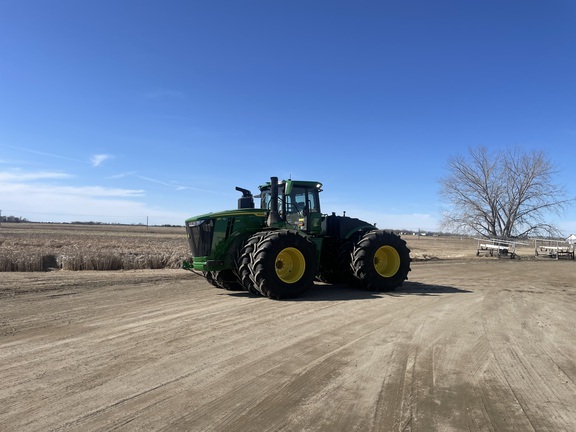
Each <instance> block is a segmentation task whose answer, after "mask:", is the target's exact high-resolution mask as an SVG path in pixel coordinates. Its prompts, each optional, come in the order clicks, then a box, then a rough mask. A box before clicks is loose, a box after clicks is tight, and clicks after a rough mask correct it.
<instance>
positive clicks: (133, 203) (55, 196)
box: [0, 171, 168, 221]
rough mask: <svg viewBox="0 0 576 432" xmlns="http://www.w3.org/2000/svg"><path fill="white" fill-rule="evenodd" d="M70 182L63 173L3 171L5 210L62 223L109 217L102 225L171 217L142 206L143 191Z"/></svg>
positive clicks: (0, 187)
mask: <svg viewBox="0 0 576 432" xmlns="http://www.w3.org/2000/svg"><path fill="white" fill-rule="evenodd" d="M70 178H75V177H74V176H71V175H68V174H65V173H60V172H22V171H8V172H3V171H0V197H1V201H2V208H3V209H4V210H6V211H7V212H10V211H17V212H20V213H24V216H26V215H27V214H28V213H29V214H30V215H34V214H41V215H42V217H41V219H42V220H45V221H52V220H55V221H62V218H61V216H62V215H65V214H66V215H69V216H74V215H78V216H80V215H106V214H108V215H109V217H108V218H99V219H102V221H113V220H111V219H114V218H116V221H122V220H124V219H123V218H126V219H127V218H130V219H131V220H137V219H138V218H141V217H142V215H144V216H152V215H157V216H159V217H160V216H161V217H167V216H168V214H167V212H162V211H159V210H155V209H151V208H150V207H148V206H147V205H146V204H145V203H144V202H143V198H145V191H144V190H143V189H129V188H118V187H103V186H99V185H95V186H94V185H89V186H86V185H74V184H67V183H68V179H70ZM56 180H58V181H56ZM63 182H64V183H63ZM15 209H17V210H15ZM50 215H52V216H50ZM58 215H60V216H58ZM26 217H28V216H26ZM32 217H33V216H32ZM28 218H29V219H30V217H28ZM118 218H120V219H118Z"/></svg>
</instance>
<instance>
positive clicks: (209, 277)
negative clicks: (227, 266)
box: [202, 271, 224, 288]
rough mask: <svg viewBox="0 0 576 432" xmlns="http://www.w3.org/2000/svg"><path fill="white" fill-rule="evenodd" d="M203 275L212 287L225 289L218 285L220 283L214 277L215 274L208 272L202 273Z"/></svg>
mask: <svg viewBox="0 0 576 432" xmlns="http://www.w3.org/2000/svg"><path fill="white" fill-rule="evenodd" d="M202 274H203V275H204V277H205V278H206V280H207V281H208V283H209V284H210V285H212V286H214V287H216V288H224V287H222V286H220V284H219V283H218V281H217V280H216V278H215V277H214V272H211V271H207V272H202Z"/></svg>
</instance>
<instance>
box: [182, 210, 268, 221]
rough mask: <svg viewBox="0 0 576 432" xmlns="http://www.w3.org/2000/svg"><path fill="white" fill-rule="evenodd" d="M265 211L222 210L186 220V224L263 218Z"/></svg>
mask: <svg viewBox="0 0 576 432" xmlns="http://www.w3.org/2000/svg"><path fill="white" fill-rule="evenodd" d="M266 213H267V211H266V210H262V209H252V208H247V209H234V210H224V211H219V212H210V213H205V214H202V215H199V216H192V217H190V218H188V219H186V222H195V221H200V220H206V219H221V218H225V217H234V216H250V215H252V216H258V217H265V216H266Z"/></svg>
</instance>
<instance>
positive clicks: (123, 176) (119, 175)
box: [107, 171, 138, 179]
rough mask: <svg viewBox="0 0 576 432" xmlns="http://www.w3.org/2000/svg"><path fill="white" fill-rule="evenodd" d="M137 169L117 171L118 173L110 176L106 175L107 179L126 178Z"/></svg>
mask: <svg viewBox="0 0 576 432" xmlns="http://www.w3.org/2000/svg"><path fill="white" fill-rule="evenodd" d="M137 172H138V171H128V172H123V173H119V174H114V175H111V176H108V177H107V178H108V179H121V178H126V177H131V176H133V175H135V174H136V173H137Z"/></svg>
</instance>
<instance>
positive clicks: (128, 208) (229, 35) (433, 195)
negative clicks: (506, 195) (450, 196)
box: [0, 0, 576, 233]
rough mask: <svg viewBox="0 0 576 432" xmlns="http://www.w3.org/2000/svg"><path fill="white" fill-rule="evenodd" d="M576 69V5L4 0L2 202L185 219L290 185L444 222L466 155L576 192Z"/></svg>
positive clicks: (21, 212) (343, 204)
mask: <svg viewBox="0 0 576 432" xmlns="http://www.w3.org/2000/svg"><path fill="white" fill-rule="evenodd" d="M575 77H576V3H575V2H574V1H572V0H554V1H549V2H544V1H540V0H538V1H533V0H498V1H495V0H482V1H466V0H447V1H442V0H439V1H429V0H414V1H410V0H406V1H388V0H382V1H361V0H359V1H354V2H352V1H339V0H334V1H298V0H295V1H289V2H288V1H283V2H282V1H271V0H268V1H263V0H260V1H257V0H246V1H243V0H234V1H232V0H223V1H218V0H213V1H195V0H187V1H184V0H163V1H160V0H114V1H110V0H83V1H77V0H66V1H65V0H51V1H44V0H0V209H1V210H2V214H3V215H14V216H20V217H25V218H27V219H29V220H36V221H63V222H67V221H74V220H84V221H87V220H97V221H102V222H120V223H146V220H147V218H148V220H149V223H151V224H181V223H183V220H184V219H185V218H186V217H189V216H192V215H196V214H201V213H205V212H208V211H216V210H224V209H230V208H235V207H236V203H237V198H238V197H239V196H240V194H239V193H238V192H236V191H235V190H234V187H235V186H241V187H244V188H247V189H251V190H253V191H256V190H257V186H258V185H259V184H262V183H263V182H265V181H267V180H269V178H270V176H278V177H279V178H281V179H282V178H288V177H292V178H293V179H303V180H317V181H321V182H322V183H323V184H324V192H323V193H322V203H323V211H324V212H326V213H330V212H332V211H334V212H336V213H338V214H341V213H342V211H346V213H347V215H350V216H354V217H359V218H362V219H365V220H368V221H369V222H375V223H377V224H378V226H379V227H381V228H407V229H419V228H420V229H428V230H435V229H437V228H438V222H439V218H440V212H441V211H442V209H443V208H444V207H443V206H444V204H443V203H442V202H441V201H440V197H439V195H438V182H437V180H438V178H440V177H442V176H444V175H445V174H446V172H445V167H446V163H447V160H448V158H449V157H450V156H454V155H458V154H465V153H466V152H467V150H468V148H469V147H476V146H479V145H484V146H486V147H488V148H490V149H498V148H503V147H507V146H521V147H523V148H526V149H537V150H545V151H546V152H547V154H548V155H549V158H550V159H551V161H552V162H553V163H555V164H556V165H557V166H558V169H559V175H558V183H560V184H563V185H565V186H566V188H567V190H568V193H569V195H571V196H576V181H575V178H576V169H575V168H576V164H575V161H576V145H575V143H576V122H575V121H576V81H575ZM558 223H559V225H560V227H561V228H562V230H563V231H565V233H570V232H576V208H572V209H570V211H569V212H568V213H567V214H566V215H565V216H564V217H563V218H561V219H560V220H558Z"/></svg>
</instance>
